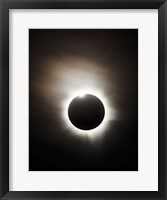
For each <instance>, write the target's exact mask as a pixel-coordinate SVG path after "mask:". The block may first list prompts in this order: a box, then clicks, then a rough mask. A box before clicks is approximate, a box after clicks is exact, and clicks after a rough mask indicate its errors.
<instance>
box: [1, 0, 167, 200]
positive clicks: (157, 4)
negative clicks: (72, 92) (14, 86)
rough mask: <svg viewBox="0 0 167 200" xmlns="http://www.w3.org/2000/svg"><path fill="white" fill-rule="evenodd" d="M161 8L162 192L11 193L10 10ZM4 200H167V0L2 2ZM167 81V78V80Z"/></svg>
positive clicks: (2, 158) (159, 68) (159, 53)
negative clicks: (128, 199) (146, 199)
mask: <svg viewBox="0 0 167 200" xmlns="http://www.w3.org/2000/svg"><path fill="white" fill-rule="evenodd" d="M10 9H158V132H159V134H158V146H159V147H158V160H159V161H158V191H157V192H156V191H155V192H154V191H152V192H150V191H148V192H147V191H142V192H131V191H127V192H122V191H120V192H102V191H98V192H93V191H92V192H73V191H71V192H66V191H64V192H56V191H53V192H52V191H51V192H45V191H42V192H38V191H37V192H36V191H33V192H27V191H25V192H19V191H9V10H10ZM0 44H2V45H1V46H0V199H3V200H7V199H13V200H15V199H32V200H33V199H37V198H42V199H43V200H45V199H57V200H58V199H60V198H61V199H64V198H69V199H71V198H75V199H77V200H84V199H92V200H93V199H95V198H98V199H100V200H102V199H104V198H110V199H113V200H115V199H117V200H122V199H124V198H133V199H138V200H141V199H143V200H144V199H145V198H151V199H154V200H162V199H164V200H167V132H166V124H165V122H166V113H167V106H166V104H167V103H166V102H167V91H166V90H165V89H166V88H167V80H166V79H167V70H166V69H165V68H166V63H167V62H166V61H167V53H166V48H167V0H105V1H103V0H48V1H47V0H0ZM165 78H166V79H165Z"/></svg>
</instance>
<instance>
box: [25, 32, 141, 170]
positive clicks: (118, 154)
mask: <svg viewBox="0 0 167 200" xmlns="http://www.w3.org/2000/svg"><path fill="white" fill-rule="evenodd" d="M29 170H30V171H137V170H138V30H137V29H29Z"/></svg>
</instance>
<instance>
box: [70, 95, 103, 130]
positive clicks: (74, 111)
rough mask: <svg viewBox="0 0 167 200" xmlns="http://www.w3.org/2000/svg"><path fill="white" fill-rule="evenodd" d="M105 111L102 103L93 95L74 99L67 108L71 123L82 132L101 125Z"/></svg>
mask: <svg viewBox="0 0 167 200" xmlns="http://www.w3.org/2000/svg"><path fill="white" fill-rule="evenodd" d="M104 114H105V109H104V105H103V103H102V102H101V101H100V99H99V98H97V97H96V96H94V95H91V94H85V95H84V96H82V97H81V96H77V97H75V98H74V99H73V100H72V101H71V103H70V105H69V108H68V116H69V119H70V121H71V123H72V124H73V125H74V126H75V127H77V128H79V129H82V130H91V129H94V128H96V127H97V126H99V125H100V124H101V122H102V121H103V119H104Z"/></svg>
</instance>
